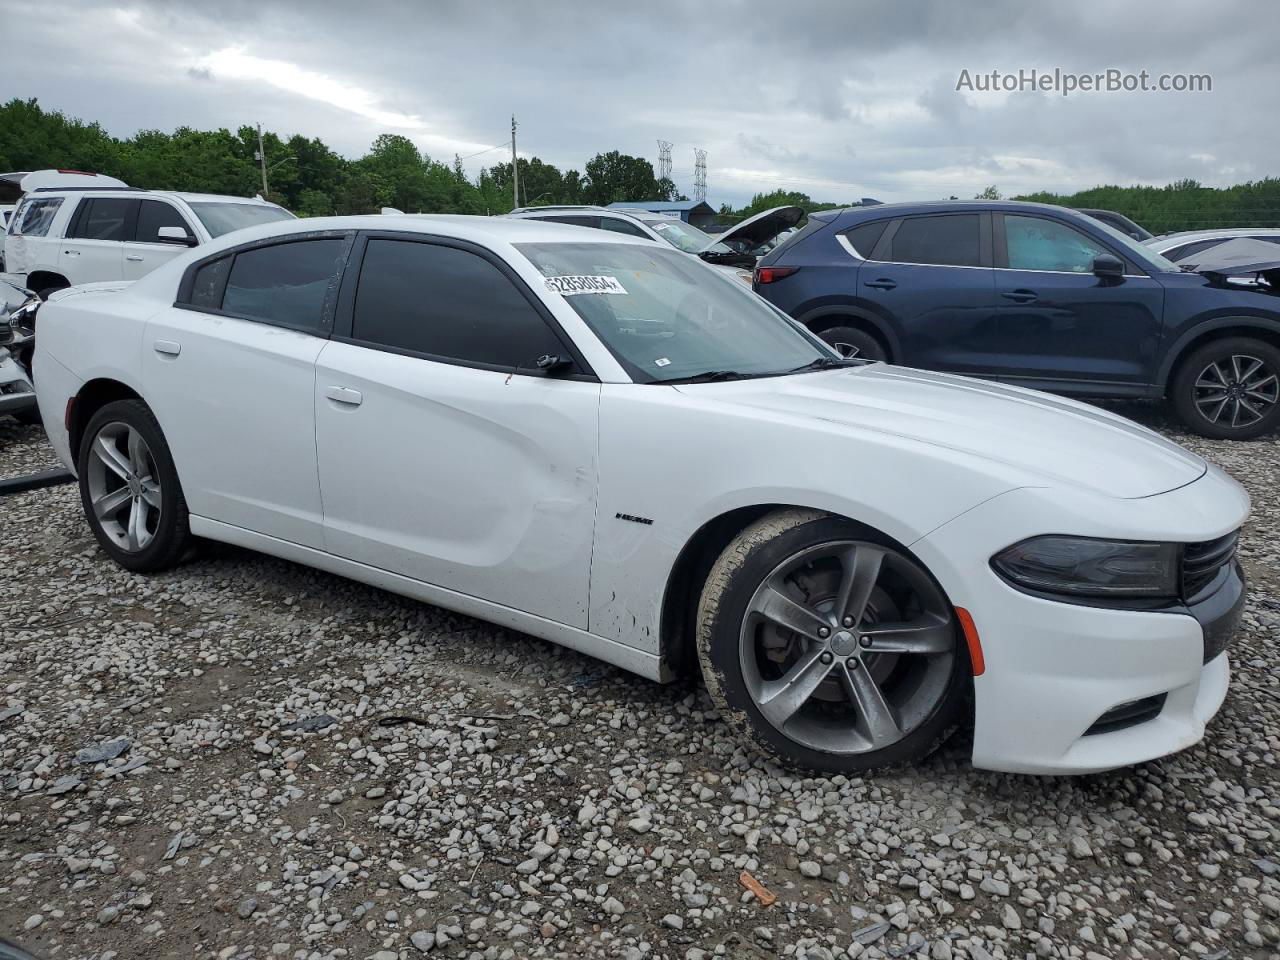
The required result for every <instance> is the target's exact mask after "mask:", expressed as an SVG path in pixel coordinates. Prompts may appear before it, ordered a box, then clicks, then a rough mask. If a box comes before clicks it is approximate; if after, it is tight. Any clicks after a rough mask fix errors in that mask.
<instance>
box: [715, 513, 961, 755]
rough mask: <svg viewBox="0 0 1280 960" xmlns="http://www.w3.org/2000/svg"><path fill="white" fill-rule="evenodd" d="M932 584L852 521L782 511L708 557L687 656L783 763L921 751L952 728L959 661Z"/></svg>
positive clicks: (942, 601) (914, 564)
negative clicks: (694, 642)
mask: <svg viewBox="0 0 1280 960" xmlns="http://www.w3.org/2000/svg"><path fill="white" fill-rule="evenodd" d="M959 637H960V631H959V630H958V629H957V624H956V617H955V614H954V612H953V610H952V608H951V606H950V604H949V603H948V601H947V599H946V596H945V595H944V594H943V591H942V589H941V587H940V586H939V585H938V584H937V582H936V581H935V580H934V579H933V577H932V576H930V574H929V572H928V571H927V570H926V569H925V568H924V567H923V566H922V565H921V564H920V563H919V561H918V560H916V559H915V558H914V557H912V556H911V555H910V554H909V553H907V552H906V551H905V550H904V549H902V548H900V547H897V546H895V545H893V544H892V543H891V542H890V541H889V540H887V539H886V538H883V537H881V536H878V535H877V534H875V533H874V532H872V531H869V530H867V529H866V528H864V527H862V526H860V525H858V524H856V523H853V522H852V521H849V520H846V519H843V518H840V517H835V516H831V515H830V514H825V513H820V512H816V511H812V510H783V511H779V512H776V513H773V514H770V515H768V516H766V517H764V518H762V519H761V520H759V521H757V522H756V523H754V524H752V525H751V526H750V527H748V528H747V529H746V530H744V531H743V532H742V533H741V534H739V535H738V537H737V538H736V539H735V540H734V541H733V542H732V543H731V544H730V545H729V546H728V547H727V548H726V549H725V551H724V552H723V553H722V554H721V556H720V558H719V560H718V561H717V562H716V564H715V565H714V566H713V568H712V570H711V573H710V574H709V576H708V578H707V583H706V586H705V587H704V589H703V593H702V598H701V602H700V604H699V608H698V655H699V660H700V662H701V666H702V672H703V677H704V679H705V680H706V684H707V689H708V692H709V693H710V694H711V697H712V699H713V700H714V701H715V703H716V705H717V707H718V708H719V709H720V711H721V713H722V714H723V716H724V717H725V719H726V720H727V721H728V722H729V723H730V724H731V726H733V727H734V728H735V729H736V730H737V731H738V732H740V733H743V734H745V735H747V736H748V737H750V738H751V739H752V740H754V741H755V742H756V743H757V744H758V745H759V746H760V747H762V748H763V749H764V750H765V751H766V752H767V753H770V754H772V755H774V756H776V757H777V758H779V759H781V760H783V761H784V762H787V763H790V764H793V765H796V766H801V767H806V768H809V769H814V770H820V771H824V772H828V773H859V772H865V771H868V770H873V769H877V768H882V767H887V766H893V765H896V764H900V763H907V762H912V761H916V760H919V759H921V758H923V757H925V756H927V755H928V754H929V753H930V752H932V751H933V750H934V749H935V748H936V747H937V746H938V745H939V744H941V743H942V741H943V740H945V739H946V737H947V736H948V735H949V734H950V733H951V732H952V730H954V729H955V727H956V726H957V725H958V724H959V722H960V718H961V712H962V708H963V706H964V702H965V693H966V690H967V686H968V676H969V673H970V670H969V667H968V658H967V655H966V652H965V649H964V647H963V646H962V644H961V643H960V641H959Z"/></svg>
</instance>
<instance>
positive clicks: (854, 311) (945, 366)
mask: <svg viewBox="0 0 1280 960" xmlns="http://www.w3.org/2000/svg"><path fill="white" fill-rule="evenodd" d="M1271 276H1272V277H1274V274H1273V275H1271ZM753 286H754V289H755V290H756V292H757V293H759V294H760V295H761V296H763V297H765V298H766V299H767V300H769V301H770V302H771V303H773V304H774V305H775V306H777V307H779V308H780V309H782V310H784V311H786V312H787V313H789V314H790V315H791V316H792V317H794V318H795V319H797V320H799V321H801V322H802V323H804V324H805V325H806V326H807V327H809V329H811V330H812V331H814V332H815V333H817V334H818V335H819V336H821V337H822V339H824V340H825V341H826V342H827V343H829V344H831V345H833V346H835V347H836V348H837V349H838V350H839V351H840V352H841V353H843V354H845V355H846V356H858V357H864V358H868V359H873V360H886V361H889V362H891V363H900V364H904V365H907V366H913V367H923V368H926V369H929V370H946V371H951V372H954V373H963V374H970V375H972V376H978V377H986V378H988V379H992V380H1002V381H1006V382H1010V383H1016V384H1019V385H1022V386H1027V387H1034V388H1037V389H1041V390H1051V391H1054V392H1057V393H1066V394H1076V395H1080V396H1091V397H1168V398H1169V400H1170V401H1172V403H1173V405H1174V407H1175V409H1176V410H1177V412H1178V414H1179V416H1180V417H1181V419H1182V420H1183V421H1184V422H1185V423H1186V424H1187V426H1188V427H1190V428H1191V429H1192V430H1194V431H1196V432H1197V433H1201V434H1203V435H1205V436H1209V437H1217V438H1230V439H1248V438H1251V437H1256V436H1259V435H1260V434H1263V433H1265V432H1267V431H1269V430H1271V429H1272V428H1274V427H1275V426H1276V425H1277V423H1278V422H1280V295H1278V291H1277V286H1280V285H1278V284H1268V283H1266V282H1252V283H1240V282H1237V281H1231V280H1228V279H1226V278H1225V277H1221V276H1215V277H1210V276H1204V275H1200V274H1195V273H1185V272H1183V271H1182V270H1181V269H1179V268H1178V267H1177V266H1176V265H1175V264H1173V263H1171V262H1169V261H1168V260H1165V259H1164V258H1163V257H1161V256H1160V255H1159V254H1157V253H1155V252H1153V251H1152V250H1150V249H1149V248H1147V247H1144V246H1143V245H1142V244H1140V243H1138V242H1136V241H1134V240H1133V239H1131V238H1130V237H1127V236H1125V235H1124V234H1122V233H1120V232H1119V231H1117V230H1115V229H1113V228H1111V227H1109V226H1107V225H1106V224H1104V223H1100V222H1098V221H1097V220H1094V219H1093V218H1091V217H1088V216H1085V215H1083V214H1080V213H1076V212H1075V211H1073V210H1069V209H1066V208H1064V207H1055V206H1048V205H1044V204H1035V203H1016V202H973V203H963V202H954V201H953V202H941V203H909V204H885V205H881V206H875V207H859V208H853V209H848V210H831V211H825V212H821V213H814V214H811V215H810V217H809V222H808V224H807V225H806V226H805V227H804V228H803V229H802V230H800V231H799V232H798V233H796V234H794V235H793V236H792V237H791V238H790V239H789V240H787V241H786V242H784V243H783V244H782V245H780V246H779V247H778V248H777V249H775V250H773V251H772V252H771V253H769V254H768V255H766V256H765V257H764V258H763V259H762V260H761V261H760V263H759V265H758V266H757V268H756V273H755V282H754V284H753Z"/></svg>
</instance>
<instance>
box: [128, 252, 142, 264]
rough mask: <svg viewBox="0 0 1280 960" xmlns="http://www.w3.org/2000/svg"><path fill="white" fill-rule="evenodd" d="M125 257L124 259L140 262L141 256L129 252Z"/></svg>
mask: <svg viewBox="0 0 1280 960" xmlns="http://www.w3.org/2000/svg"><path fill="white" fill-rule="evenodd" d="M125 259H126V260H132V261H133V262H134V263H141V262H142V258H141V257H140V256H138V255H137V254H136V253H131V254H129V255H128V256H127V257H125Z"/></svg>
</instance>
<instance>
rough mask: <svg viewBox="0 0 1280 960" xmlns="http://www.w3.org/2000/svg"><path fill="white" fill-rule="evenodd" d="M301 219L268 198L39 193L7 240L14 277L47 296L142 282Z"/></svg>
mask: <svg viewBox="0 0 1280 960" xmlns="http://www.w3.org/2000/svg"><path fill="white" fill-rule="evenodd" d="M292 218H293V214H291V213H289V211H287V210H285V209H284V208H283V207H278V206H276V205H275V204H274V203H267V202H266V201H265V200H261V199H256V198H255V199H246V198H244V197H224V196H217V195H213V194H199V193H166V192H158V191H151V190H137V189H134V188H132V187H106V188H103V187H89V188H86V187H61V188H38V189H36V190H33V191H32V192H30V193H28V194H27V195H26V196H25V197H24V198H23V200H22V203H21V204H20V205H19V206H18V209H17V210H16V211H15V212H14V214H13V216H12V218H11V220H10V223H9V230H8V233H7V234H6V235H5V240H4V263H5V268H6V270H7V271H8V272H9V273H10V274H14V275H16V276H17V277H18V278H20V279H21V282H22V283H23V285H24V286H26V287H28V288H29V289H31V290H34V291H36V292H37V293H39V294H40V295H41V296H42V297H43V296H47V295H48V294H49V293H50V292H52V291H54V290H60V289H62V288H63V287H70V286H75V285H77V284H81V283H97V282H100V281H111V280H136V279H138V278H139V277H141V276H143V275H144V274H147V273H150V272H151V271H152V270H154V269H155V268H156V267H158V266H160V265H161V264H162V263H165V262H166V261H168V260H170V259H172V258H173V257H175V256H177V255H178V254H179V253H182V252H183V251H185V250H186V249H187V248H188V247H195V246H199V245H200V244H202V243H208V242H209V241H210V240H213V239H214V238H216V237H220V236H222V235H223V234H224V233H230V232H231V231H233V230H239V229H241V228H243V227H252V226H256V225H258V224H260V223H269V222H271V221H273V220H289V219H292Z"/></svg>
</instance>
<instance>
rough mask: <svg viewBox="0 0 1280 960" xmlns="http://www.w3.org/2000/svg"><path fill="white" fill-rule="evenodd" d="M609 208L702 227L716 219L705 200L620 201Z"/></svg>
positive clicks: (713, 211) (714, 213) (714, 212)
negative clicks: (659, 215)
mask: <svg viewBox="0 0 1280 960" xmlns="http://www.w3.org/2000/svg"><path fill="white" fill-rule="evenodd" d="M609 206H611V207H614V208H617V209H621V210H627V209H630V210H648V211H650V212H652V213H665V214H669V215H671V216H673V217H679V218H680V219H681V220H683V221H684V222H685V223H691V224H693V225H694V226H695V227H702V226H705V225H707V224H709V223H711V222H712V221H713V220H715V219H716V211H715V210H714V209H712V207H711V204H709V203H707V201H705V200H620V201H618V202H617V203H611V204H609Z"/></svg>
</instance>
